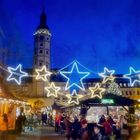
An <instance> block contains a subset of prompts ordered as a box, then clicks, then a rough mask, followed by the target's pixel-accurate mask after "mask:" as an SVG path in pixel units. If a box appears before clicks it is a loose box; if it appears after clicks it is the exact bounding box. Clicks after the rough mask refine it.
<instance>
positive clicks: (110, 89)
mask: <svg viewBox="0 0 140 140" xmlns="http://www.w3.org/2000/svg"><path fill="white" fill-rule="evenodd" d="M107 93H112V94H115V95H121V94H122V92H121V90H120V87H119V85H118V84H117V83H115V82H114V81H111V82H110V84H109V86H108V89H107Z"/></svg>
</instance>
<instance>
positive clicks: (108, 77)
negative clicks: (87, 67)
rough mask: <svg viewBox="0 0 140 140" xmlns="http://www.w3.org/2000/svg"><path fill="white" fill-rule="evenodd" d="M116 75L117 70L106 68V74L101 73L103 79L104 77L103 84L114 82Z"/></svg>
mask: <svg viewBox="0 0 140 140" xmlns="http://www.w3.org/2000/svg"><path fill="white" fill-rule="evenodd" d="M114 73H115V70H109V69H108V68H106V67H104V72H103V73H99V75H100V76H101V77H103V83H106V82H107V81H109V80H111V81H112V80H114V79H115V78H114V77H113V74H114Z"/></svg>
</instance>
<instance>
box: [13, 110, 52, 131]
mask: <svg viewBox="0 0 140 140" xmlns="http://www.w3.org/2000/svg"><path fill="white" fill-rule="evenodd" d="M47 125H50V126H53V116H52V115H51V113H47V112H42V113H34V114H33V113H30V114H27V115H25V114H24V113H20V115H19V116H18V117H17V119H16V130H17V132H18V133H21V132H22V131H26V130H28V131H33V129H35V128H36V127H37V126H47Z"/></svg>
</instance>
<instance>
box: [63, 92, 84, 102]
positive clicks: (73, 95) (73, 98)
mask: <svg viewBox="0 0 140 140" xmlns="http://www.w3.org/2000/svg"><path fill="white" fill-rule="evenodd" d="M66 97H67V98H69V100H68V104H72V103H73V104H77V105H78V104H79V99H80V98H81V97H83V96H82V95H77V92H76V90H73V91H72V93H71V94H68V95H66Z"/></svg>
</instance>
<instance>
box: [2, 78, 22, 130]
mask: <svg viewBox="0 0 140 140" xmlns="http://www.w3.org/2000/svg"><path fill="white" fill-rule="evenodd" d="M24 105H25V102H24V101H22V100H19V99H18V98H16V97H14V96H13V95H12V94H11V93H10V91H9V90H8V88H7V87H6V85H5V84H4V82H3V80H2V79H1V78H0V116H2V115H3V114H4V113H6V114H7V116H8V129H9V130H14V129H15V122H16V111H17V108H20V107H21V106H22V107H24Z"/></svg>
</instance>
